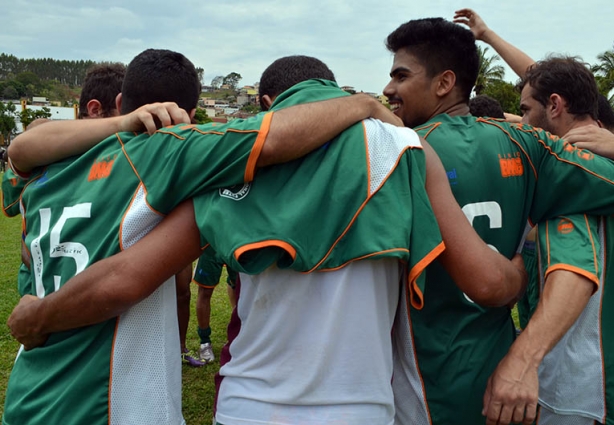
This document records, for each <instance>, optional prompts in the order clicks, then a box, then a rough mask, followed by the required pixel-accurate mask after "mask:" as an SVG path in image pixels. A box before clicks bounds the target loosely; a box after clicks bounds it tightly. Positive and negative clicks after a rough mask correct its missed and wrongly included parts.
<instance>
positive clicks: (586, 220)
mask: <svg viewBox="0 0 614 425" xmlns="http://www.w3.org/2000/svg"><path fill="white" fill-rule="evenodd" d="M584 222H585V223H586V230H587V232H588V238H589V239H590V241H591V247H592V248H593V263H594V265H595V271H596V272H597V273H599V263H598V261H597V250H596V249H595V241H594V240H593V232H591V226H590V224H589V223H588V216H587V215H586V214H584ZM604 262H605V261H604Z"/></svg>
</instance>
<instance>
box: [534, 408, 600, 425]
mask: <svg viewBox="0 0 614 425" xmlns="http://www.w3.org/2000/svg"><path fill="white" fill-rule="evenodd" d="M536 424H537V425H595V420H594V419H590V418H584V417H582V416H564V415H557V414H556V413H552V412H550V411H549V410H548V409H544V408H543V407H542V408H541V411H540V413H539V419H538V421H537V423H536Z"/></svg>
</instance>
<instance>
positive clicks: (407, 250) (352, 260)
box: [301, 248, 409, 274]
mask: <svg viewBox="0 0 614 425" xmlns="http://www.w3.org/2000/svg"><path fill="white" fill-rule="evenodd" d="M389 252H409V249H407V248H390V249H386V250H384V251H377V252H373V253H371V254H366V255H363V256H361V257H356V258H352V259H351V260H349V261H347V262H345V263H343V264H342V265H340V266H337V267H332V268H328V269H320V270H318V271H319V272H334V271H336V270H339V269H342V268H344V267H345V266H347V265H348V264H350V263H353V262H354V261H360V260H366V259H367V258H371V257H375V256H377V255H383V254H387V253H389ZM399 261H401V260H400V259H399ZM310 272H311V270H310V271H309V272H301V273H303V274H308V273H310Z"/></svg>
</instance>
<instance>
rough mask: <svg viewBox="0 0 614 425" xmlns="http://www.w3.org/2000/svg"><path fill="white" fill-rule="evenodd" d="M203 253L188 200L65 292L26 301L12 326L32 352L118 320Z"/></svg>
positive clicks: (15, 313) (16, 311) (69, 284)
mask: <svg viewBox="0 0 614 425" xmlns="http://www.w3.org/2000/svg"><path fill="white" fill-rule="evenodd" d="M200 248H201V247H200V234H199V231H198V228H197V226H196V222H195V219H194V209H193V207H192V201H186V202H184V203H183V204H181V205H180V206H178V207H177V208H175V210H174V211H173V212H171V214H169V216H168V217H166V218H165V219H164V220H163V221H162V222H161V223H160V224H159V225H158V226H157V227H156V228H155V229H154V230H153V231H152V232H151V233H149V234H148V235H147V236H146V237H144V238H143V239H142V240H141V241H139V242H138V243H136V244H135V245H134V246H132V247H130V248H128V249H127V250H125V251H122V252H121V253H119V254H116V255H114V256H112V257H109V258H107V259H105V260H102V261H99V262H97V263H95V264H93V265H92V266H90V267H88V268H87V269H85V270H84V271H83V272H82V273H80V274H78V275H77V276H75V277H73V278H72V279H70V280H69V281H68V282H67V283H66V284H65V285H64V286H62V288H60V290H59V291H57V292H54V293H52V294H50V295H48V296H46V297H45V298H42V299H39V298H37V297H33V296H26V297H23V298H22V299H21V301H20V302H19V304H18V305H17V307H15V309H14V310H13V313H12V314H11V316H10V317H9V319H8V326H9V328H10V329H11V333H12V334H13V336H14V337H15V338H16V339H17V340H18V341H19V342H21V343H22V344H24V345H25V347H26V349H30V348H33V347H36V346H39V345H41V344H43V343H44V342H45V341H46V339H47V335H48V334H50V333H53V332H59V331H62V330H67V329H73V328H77V327H81V326H86V325H91V324H94V323H99V322H102V321H104V320H107V319H110V318H112V317H116V316H118V315H120V314H122V313H123V312H125V311H126V310H127V309H128V308H130V307H131V306H133V305H134V304H136V303H138V302H139V301H141V300H143V299H144V298H146V297H147V296H149V295H150V294H151V293H152V292H153V291H155V290H156V288H158V287H159V286H160V285H161V284H162V283H163V282H165V281H166V279H168V278H170V277H171V276H173V275H175V274H177V273H179V272H180V271H181V270H182V269H183V268H184V267H186V265H188V264H190V263H191V262H192V261H193V260H195V259H196V258H198V256H199V255H200V254H201V249H200Z"/></svg>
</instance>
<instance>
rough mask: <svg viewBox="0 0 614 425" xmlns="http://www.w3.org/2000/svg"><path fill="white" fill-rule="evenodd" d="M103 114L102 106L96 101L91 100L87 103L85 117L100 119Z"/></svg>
mask: <svg viewBox="0 0 614 425" xmlns="http://www.w3.org/2000/svg"><path fill="white" fill-rule="evenodd" d="M103 114H104V111H103V110H102V104H101V103H100V101H99V100H97V99H92V100H90V101H89V102H87V116H88V118H100V117H102V116H103Z"/></svg>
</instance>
